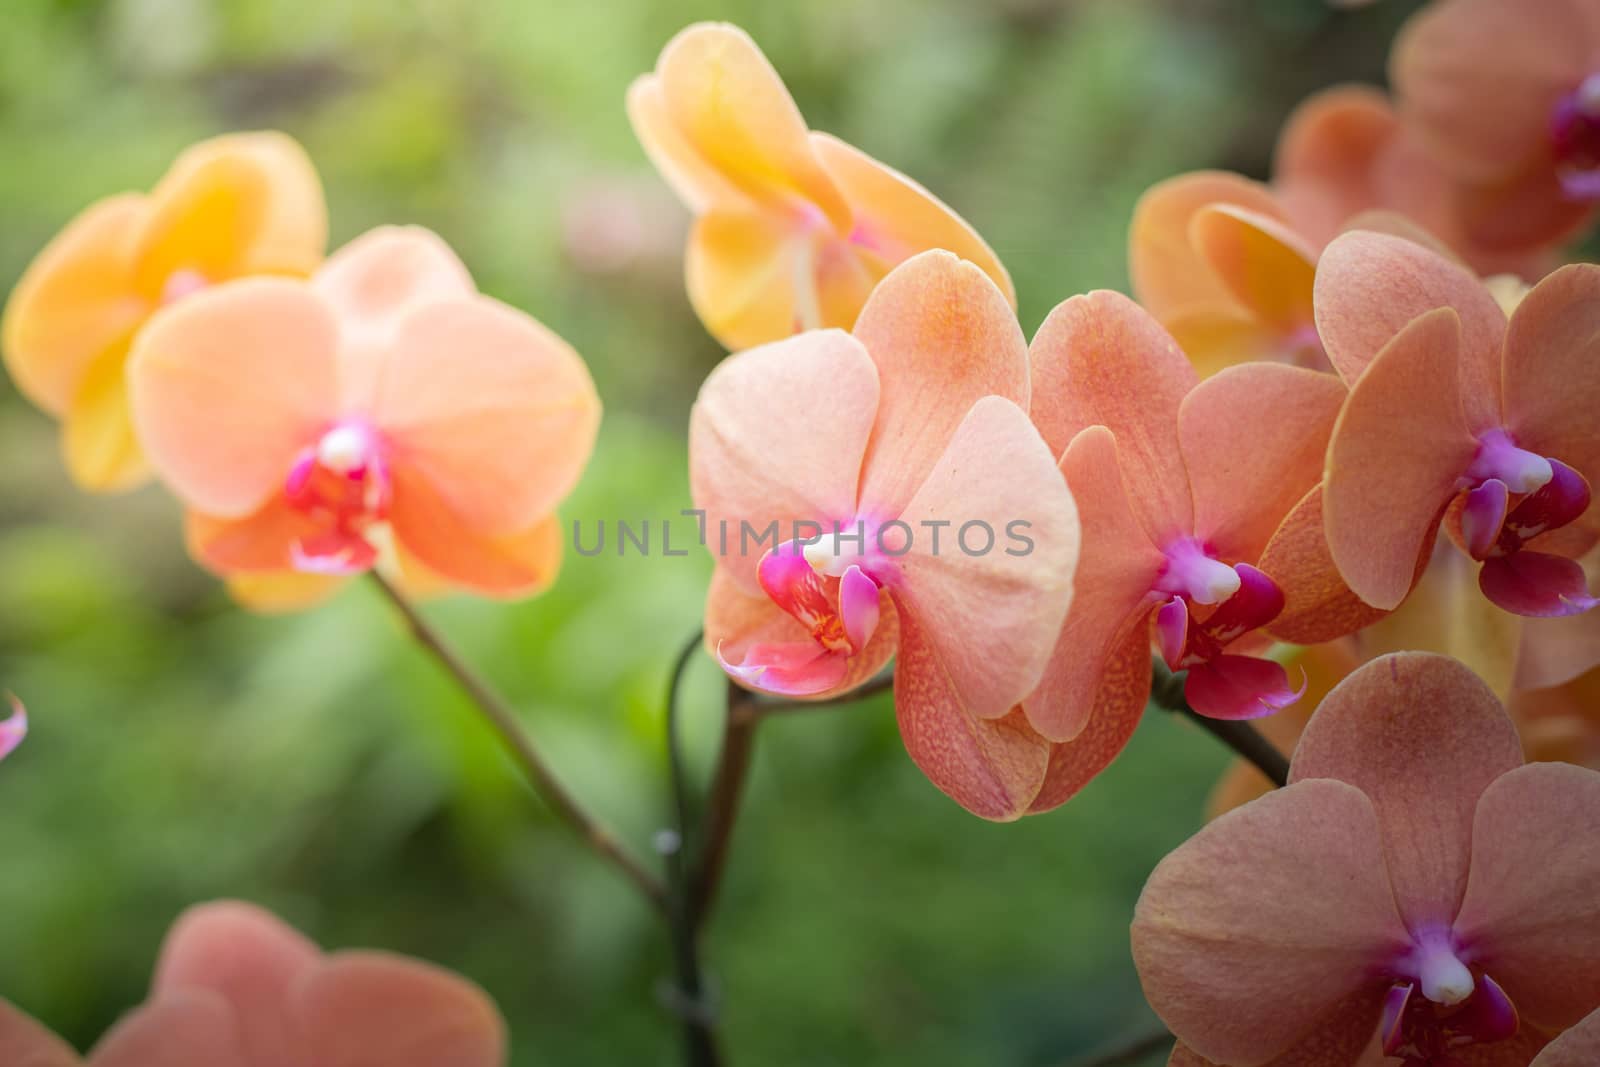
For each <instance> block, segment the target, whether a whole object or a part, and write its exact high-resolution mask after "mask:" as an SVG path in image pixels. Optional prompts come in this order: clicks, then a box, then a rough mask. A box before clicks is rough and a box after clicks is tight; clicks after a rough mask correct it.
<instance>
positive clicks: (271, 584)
mask: <svg viewBox="0 0 1600 1067" xmlns="http://www.w3.org/2000/svg"><path fill="white" fill-rule="evenodd" d="M344 581H345V580H344V577H343V576H342V575H335V574H307V573H304V572H302V571H274V572H272V573H265V574H230V575H229V576H228V595H229V596H231V597H232V598H233V599H234V601H235V602H236V603H238V604H239V605H240V606H241V607H245V608H248V609H250V610H251V611H255V612H260V613H261V614H263V615H278V614H285V613H288V612H291V611H304V610H306V609H307V608H313V607H316V606H317V605H318V604H321V603H322V602H323V601H325V600H327V599H328V598H329V597H331V596H333V594H335V593H337V592H338V591H339V590H340V589H342V588H343V587H344Z"/></svg>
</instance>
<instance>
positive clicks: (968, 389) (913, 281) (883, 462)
mask: <svg viewBox="0 0 1600 1067" xmlns="http://www.w3.org/2000/svg"><path fill="white" fill-rule="evenodd" d="M854 333H855V336H856V339H857V340H859V341H860V342H861V343H862V344H863V345H864V346H866V349H867V354H868V355H870V356H871V357H872V362H873V363H875V364H876V365H877V368H878V379H879V381H880V383H881V392H880V399H879V402H878V420H877V422H876V424H875V425H874V426H873V430H872V439H871V441H869V442H868V444H867V458H866V462H865V463H864V464H863V465H862V468H861V493H860V498H859V499H860V506H861V509H862V510H863V511H864V512H868V513H871V514H874V515H877V516H878V517H880V518H885V519H887V518H893V517H894V516H896V515H898V514H899V513H900V511H901V510H902V509H904V508H905V506H906V503H907V502H908V501H909V500H910V499H911V498H912V496H913V495H915V493H916V492H917V490H918V489H919V488H920V487H921V485H922V483H923V482H924V481H926V480H927V478H928V474H929V472H930V471H931V470H933V467H934V464H935V463H936V462H937V461H938V460H939V457H940V456H941V455H942V454H943V453H944V451H945V449H946V447H947V446H948V445H949V442H950V438H951V435H953V434H954V433H955V432H956V427H957V426H959V425H960V424H961V422H962V421H963V420H964V419H965V418H966V417H967V413H968V412H969V411H971V410H972V406H973V405H974V404H976V403H977V402H978V401H979V400H981V399H982V398H983V397H985V396H990V395H994V396H1000V397H1004V398H1005V399H1007V400H1010V401H1013V402H1014V403H1016V404H1017V405H1018V406H1019V407H1021V408H1023V409H1024V410H1026V409H1027V406H1028V343H1027V340H1026V339H1025V338H1024V337H1023V336H1022V327H1021V326H1019V325H1018V324H1017V316H1016V313H1015V312H1013V311H1012V310H1011V305H1010V303H1009V302H1008V301H1007V300H1006V295H1005V294H1004V293H1002V292H1001V291H1000V290H999V289H997V288H996V287H995V284H994V282H992V281H990V280H989V276H988V275H987V274H985V273H984V272H983V271H982V270H980V269H979V268H978V267H976V266H974V265H973V264H971V263H968V262H966V261H964V260H962V259H959V258H957V257H956V256H955V255H953V254H951V253H949V252H942V251H932V252H923V253H921V254H920V255H917V256H913V257H912V258H911V259H908V260H906V261H905V262H904V263H902V264H901V265H900V266H898V267H896V268H895V269H894V270H893V271H891V272H890V273H889V276H888V277H886V278H884V280H883V281H882V282H880V283H879V285H878V288H876V289H875V290H873V292H872V296H871V297H870V298H869V299H868V300H867V306H866V307H865V308H863V309H862V311H861V318H860V319H859V320H857V322H856V327H855V330H854Z"/></svg>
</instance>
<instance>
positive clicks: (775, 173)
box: [656, 23, 851, 231]
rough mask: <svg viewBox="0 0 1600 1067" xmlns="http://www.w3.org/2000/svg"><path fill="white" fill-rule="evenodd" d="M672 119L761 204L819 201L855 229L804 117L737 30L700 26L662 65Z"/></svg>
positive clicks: (676, 41) (672, 46) (670, 47)
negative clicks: (814, 143) (822, 162)
mask: <svg viewBox="0 0 1600 1067" xmlns="http://www.w3.org/2000/svg"><path fill="white" fill-rule="evenodd" d="M656 74H657V76H658V77H659V78H660V85H661V93H662V97H663V100H664V104H665V109H666V111H667V114H668V115H669V116H670V117H671V119H672V121H673V123H674V125H675V126H676V127H677V129H678V131H679V132H680V133H681V134H682V137H683V140H684V141H686V142H687V143H688V144H689V145H691V146H693V148H694V149H695V151H696V152H698V154H699V155H700V156H701V157H703V158H704V159H705V160H706V161H707V162H708V163H709V164H711V166H712V167H714V168H715V169H716V170H717V171H718V172H719V173H720V174H722V175H724V176H725V177H726V178H727V179H728V180H729V181H731V182H733V183H734V184H736V185H737V186H738V187H739V188H740V189H742V190H743V191H744V192H745V193H746V194H747V195H749V196H750V197H751V198H753V199H756V200H762V201H768V202H772V201H776V202H777V204H778V206H792V207H798V206H799V205H797V204H795V203H794V201H796V200H803V201H805V202H808V203H810V204H814V205H815V206H816V207H817V208H818V209H820V210H821V212H822V213H823V214H824V215H825V216H827V218H828V219H829V220H831V221H832V222H833V223H834V225H835V226H837V227H839V228H841V229H843V230H846V231H848V229H849V227H850V218H851V215H850V208H849V206H848V205H847V204H846V203H845V202H844V199H843V198H842V197H841V196H840V194H839V190H838V189H837V188H836V187H835V186H834V184H833V181H832V179H831V178H830V177H829V175H828V173H827V171H826V170H824V169H823V167H822V166H821V164H820V163H819V162H818V161H817V158H816V153H815V151H814V149H813V148H812V145H811V142H810V140H809V138H808V137H807V132H808V131H807V130H806V124H805V120H804V119H803V118H801V116H800V112H799V109H797V108H796V107H795V103H794V99H793V98H792V97H791V96H790V95H789V91H788V90H787V89H786V88H784V85H783V81H782V79H780V78H779V77H778V72H777V71H775V70H773V69H772V64H771V63H769V62H768V61H767V57H766V56H764V55H762V53H761V49H760V48H758V47H757V46H756V43H755V42H754V41H752V40H751V39H750V36H749V35H748V34H746V33H745V32H744V31H743V30H741V29H739V28H738V27H737V26H731V25H728V24H727V23H699V24H697V25H694V26H690V27H689V28H688V29H686V30H684V31H683V32H681V33H679V34H678V35H677V36H676V37H674V38H673V39H672V40H671V41H669V42H668V43H667V46H666V48H665V49H663V50H662V52H661V58H660V60H659V61H658V62H657V64H656Z"/></svg>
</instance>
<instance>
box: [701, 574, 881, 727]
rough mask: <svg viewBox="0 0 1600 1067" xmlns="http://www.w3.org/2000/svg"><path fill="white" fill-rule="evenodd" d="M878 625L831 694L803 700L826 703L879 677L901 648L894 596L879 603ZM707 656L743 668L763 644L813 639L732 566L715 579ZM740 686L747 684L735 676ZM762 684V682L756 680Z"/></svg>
mask: <svg viewBox="0 0 1600 1067" xmlns="http://www.w3.org/2000/svg"><path fill="white" fill-rule="evenodd" d="M878 609H879V615H878V625H877V627H876V629H874V630H873V633H872V637H871V639H870V640H869V641H868V642H867V647H866V648H865V649H864V650H862V651H861V652H858V653H857V654H856V655H854V656H851V657H850V658H849V660H848V661H847V664H846V669H845V672H844V675H843V676H842V677H841V678H840V679H839V681H838V682H837V683H836V684H835V685H834V686H832V687H831V688H829V689H826V690H824V691H821V692H816V693H807V694H804V696H803V697H801V699H811V700H823V699H827V698H830V697H835V696H839V695H840V694H842V693H846V692H849V691H850V690H852V689H855V688H856V687H857V686H860V685H863V684H864V683H866V682H868V681H870V680H871V679H872V678H873V677H875V676H876V675H877V674H878V672H880V671H882V670H883V668H884V667H886V666H887V665H888V663H889V661H890V660H891V659H892V658H894V654H895V649H896V648H897V647H898V645H899V632H900V628H899V617H898V615H897V614H896V612H895V607H894V602H893V601H892V600H891V599H890V598H889V595H888V593H883V594H881V595H880V596H879V598H878ZM705 631H706V651H707V652H709V653H711V655H712V656H713V657H715V658H716V659H718V660H719V662H724V663H740V662H742V661H743V660H744V658H745V654H746V653H747V652H748V651H750V649H752V648H754V647H756V646H758V645H767V646H771V645H784V644H799V643H801V642H808V641H810V639H811V638H810V634H809V633H808V632H807V631H806V629H805V627H803V626H801V625H800V624H799V623H798V622H796V621H795V620H794V619H793V618H792V617H791V616H789V615H788V614H787V613H785V612H784V611H783V609H782V608H780V607H778V606H777V605H776V604H775V603H773V601H772V599H771V598H770V597H768V596H767V595H766V594H765V593H760V594H752V593H748V592H746V591H745V590H744V588H743V587H742V586H741V584H740V583H739V581H738V580H737V579H735V578H734V577H733V576H732V575H731V574H730V573H729V571H728V569H727V568H726V567H722V566H719V567H717V569H716V570H715V571H714V572H713V573H712V575H711V587H710V589H709V590H707V592H706V627H705ZM731 677H733V679H734V681H737V682H741V683H742V682H744V681H745V680H746V679H744V678H742V677H741V676H739V675H737V674H733V675H731ZM756 681H759V678H757V679H756Z"/></svg>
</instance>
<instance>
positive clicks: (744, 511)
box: [689, 252, 1078, 819]
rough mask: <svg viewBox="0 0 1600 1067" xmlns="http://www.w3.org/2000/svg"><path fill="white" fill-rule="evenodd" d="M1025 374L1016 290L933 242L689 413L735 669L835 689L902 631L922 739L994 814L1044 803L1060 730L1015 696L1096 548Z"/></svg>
mask: <svg viewBox="0 0 1600 1067" xmlns="http://www.w3.org/2000/svg"><path fill="white" fill-rule="evenodd" d="M1028 391H1029V385H1028V353H1027V345H1026V342H1025V341H1024V339H1023V336H1022V331H1021V329H1020V327H1019V326H1018V325H1017V320H1016V316H1015V315H1014V314H1013V313H1012V311H1011V308H1010V305H1009V304H1008V302H1007V301H1006V298H1005V295H1004V294H1003V293H1001V292H1000V290H999V289H998V288H996V287H995V285H994V283H993V282H992V281H991V280H990V279H989V278H988V276H987V275H985V274H984V273H983V271H981V270H979V269H978V268H977V267H976V266H974V265H972V264H970V263H966V262H963V261H961V260H959V259H957V258H956V257H955V256H954V255H951V254H949V253H947V252H927V253H924V254H922V255H919V256H916V257H914V258H913V259H911V260H909V261H907V262H906V263H905V264H903V265H901V266H900V267H898V268H896V269H895V270H894V271H893V272H892V273H890V275H889V276H888V277H887V278H885V279H884V281H883V283H882V284H881V285H880V286H879V287H878V289H877V290H876V292H874V294H873V296H872V299H871V300H869V301H868V303H867V306H866V307H865V308H864V309H863V311H862V313H861V318H860V321H859V322H858V323H857V324H856V328H855V331H854V333H853V334H847V333H844V332H842V331H839V330H822V331H813V332H809V333H805V334H802V335H801V336H799V337H795V338H791V339H788V340H785V341H780V342H776V343H774V344H771V345H767V346H765V347H761V348H756V349H753V350H751V351H748V352H744V353H742V354H740V355H738V356H736V357H734V358H731V359H729V360H727V361H725V362H724V363H723V364H722V365H721V366H720V367H719V368H718V369H717V370H716V371H715V372H713V373H712V375H711V377H710V378H709V379H708V380H707V382H706V384H705V386H704V388H702V390H701V392H700V397H699V400H698V401H697V402H696V404H695V408H694V413H693V415H692V417H691V420H690V427H689V460H690V473H691V485H692V488H693V493H694V501H695V505H696V507H697V508H700V509H702V510H703V511H704V522H705V531H706V540H707V542H708V543H709V544H710V545H711V546H712V547H713V548H714V550H716V551H717V553H718V558H717V568H716V573H715V575H714V577H713V579H712V583H711V591H710V594H709V596H708V599H707V604H706V642H707V645H708V647H709V648H710V649H711V650H712V651H713V652H715V654H716V655H717V656H718V658H719V659H720V660H721V662H722V664H723V666H724V667H725V669H726V670H727V671H728V672H729V674H731V675H732V676H733V677H734V678H735V679H737V680H738V681H740V682H741V683H742V684H744V685H746V686H749V687H751V688H753V689H759V690H764V691H767V692H772V693H779V694H783V695H785V696H791V697H801V698H821V697H827V696H832V695H836V694H840V693H844V692H847V691H848V690H850V689H852V688H854V687H856V686H858V685H860V684H861V683H862V682H864V681H866V680H867V679H869V678H870V677H872V675H874V674H875V673H876V672H877V671H878V670H880V669H881V668H882V667H883V666H884V665H885V664H886V663H887V662H888V661H889V659H890V657H891V656H893V655H895V653H896V651H897V650H898V653H899V659H898V663H897V666H896V669H895V710H896V713H897V715H898V717H899V721H900V730H901V735H902V736H903V738H904V739H905V743H906V748H907V749H908V751H909V752H910V754H911V756H912V758H913V759H914V760H915V761H916V762H917V764H918V765H919V766H920V767H921V768H922V769H923V771H924V772H925V773H926V774H927V775H928V777H929V778H930V779H932V780H933V782H934V783H935V784H936V785H937V786H939V788H941V789H943V790H944V791H945V792H946V793H948V794H950V795H951V796H952V797H953V798H954V799H955V800H956V801H958V802H959V803H960V804H962V805H963V806H964V807H966V808H968V809H969V810H971V811H974V812H976V813H978V814H980V815H983V816H985V817H988V818H993V819H1002V818H1014V817H1016V816H1018V815H1020V814H1022V813H1023V812H1025V811H1027V810H1028V808H1029V806H1030V804H1031V803H1032V802H1033V800H1034V797H1035V795H1036V794H1037V793H1038V791H1039V788H1040V785H1041V783H1042V782H1043V780H1044V775H1045V768H1046V764H1047V762H1048V758H1049V745H1048V744H1047V743H1046V742H1045V741H1044V740H1043V739H1042V738H1040V737H1039V736H1038V735H1037V734H1035V733H1034V732H1033V731H1032V730H1031V729H1029V728H1028V726H1027V723H1026V721H1025V720H1024V719H1023V717H1022V715H1021V713H1020V712H1017V711H1015V710H1014V708H1015V705H1016V704H1017V702H1018V701H1019V700H1021V698H1022V697H1023V696H1025V695H1026V694H1027V693H1028V692H1029V690H1031V689H1032V688H1033V687H1034V684H1035V683H1036V682H1037V681H1038V680H1039V676H1040V672H1041V671H1042V670H1043V669H1044V665H1045V661H1046V659H1048V657H1049V655H1050V650H1051V648H1052V647H1053V645H1054V643H1055V639H1056V634H1057V633H1058V632H1059V630H1060V628H1061V621H1062V618H1063V616H1064V614H1065V612H1066V610H1067V606H1068V601H1069V600H1070V598H1071V593H1072V575H1073V570H1074V567H1075V565H1076V562H1077V557H1078V518H1077V513H1076V510H1075V508H1074V507H1073V503H1072V497H1071V494H1070V493H1069V492H1068V491H1067V487H1066V485H1065V484H1064V483H1063V481H1062V479H1061V475H1060V474H1059V473H1058V472H1057V470H1056V468H1055V464H1054V462H1053V461H1052V456H1051V453H1050V451H1049V449H1048V448H1047V447H1046V446H1045V443H1044V442H1043V441H1042V440H1041V439H1040V437H1039V433H1038V431H1036V430H1035V429H1034V428H1033V425H1032V424H1031V423H1030V422H1029V421H1028V416H1027V413H1026V410H1025V409H1026V405H1027V403H1028ZM797 524H798V525H797ZM801 527H804V529H803V530H801V529H800V528H801ZM791 531H796V532H791ZM1019 534H1020V537H1019V536H1018V535H1019ZM808 542H809V543H808Z"/></svg>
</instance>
